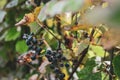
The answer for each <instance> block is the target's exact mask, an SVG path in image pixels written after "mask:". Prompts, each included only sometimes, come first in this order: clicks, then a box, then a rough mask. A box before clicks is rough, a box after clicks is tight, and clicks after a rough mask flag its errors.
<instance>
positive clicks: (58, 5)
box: [38, 0, 84, 21]
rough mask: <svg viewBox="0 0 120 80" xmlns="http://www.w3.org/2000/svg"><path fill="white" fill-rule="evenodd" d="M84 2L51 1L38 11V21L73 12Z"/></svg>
mask: <svg viewBox="0 0 120 80" xmlns="http://www.w3.org/2000/svg"><path fill="white" fill-rule="evenodd" d="M83 3H84V0H60V1H56V0H52V1H50V2H48V3H47V4H46V5H45V6H44V7H43V8H42V10H41V11H40V13H39V15H38V19H39V20H40V21H44V20H45V19H46V18H48V17H49V16H50V17H53V16H54V15H56V14H60V13H64V12H74V11H77V10H79V9H80V8H81V7H82V6H83Z"/></svg>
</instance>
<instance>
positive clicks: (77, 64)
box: [68, 28, 95, 80]
mask: <svg viewBox="0 0 120 80" xmlns="http://www.w3.org/2000/svg"><path fill="white" fill-rule="evenodd" d="M94 32H95V29H94V28H93V29H92V31H91V34H90V42H91V41H92V38H93V34H94ZM89 46H90V45H88V46H87V48H85V49H84V50H83V51H82V52H81V53H80V54H82V55H81V57H80V59H79V60H78V62H77V63H76V66H75V67H74V68H73V71H72V73H71V74H70V76H69V78H68V80H70V79H71V78H72V76H73V74H74V73H75V72H76V70H77V68H78V67H79V65H80V64H81V63H82V61H83V59H84V57H85V56H86V54H87V52H88V49H89Z"/></svg>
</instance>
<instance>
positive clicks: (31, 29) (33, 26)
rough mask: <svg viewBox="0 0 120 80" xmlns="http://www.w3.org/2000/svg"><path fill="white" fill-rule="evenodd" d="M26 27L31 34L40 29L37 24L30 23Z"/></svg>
mask: <svg viewBox="0 0 120 80" xmlns="http://www.w3.org/2000/svg"><path fill="white" fill-rule="evenodd" d="M28 26H29V27H30V31H31V32H33V33H36V32H37V30H39V29H40V26H39V25H38V24H37V22H32V23H30V24H29V25H28Z"/></svg>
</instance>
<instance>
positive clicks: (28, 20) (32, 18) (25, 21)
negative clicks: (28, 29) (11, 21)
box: [15, 13, 35, 26]
mask: <svg viewBox="0 0 120 80" xmlns="http://www.w3.org/2000/svg"><path fill="white" fill-rule="evenodd" d="M34 21H35V16H34V14H33V13H28V14H25V16H24V17H23V19H22V20H21V21H19V22H18V23H16V24H15V26H21V25H26V24H29V23H32V22H34Z"/></svg>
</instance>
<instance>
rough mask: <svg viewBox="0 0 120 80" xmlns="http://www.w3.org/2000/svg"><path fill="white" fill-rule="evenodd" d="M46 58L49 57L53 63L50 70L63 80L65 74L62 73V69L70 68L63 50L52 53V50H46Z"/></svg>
mask: <svg viewBox="0 0 120 80" xmlns="http://www.w3.org/2000/svg"><path fill="white" fill-rule="evenodd" d="M45 56H46V57H47V59H48V61H49V62H51V64H50V68H51V69H53V72H54V73H55V74H56V77H58V78H59V79H60V80H63V78H64V77H65V74H64V73H62V72H61V70H60V67H64V66H65V67H67V68H68V67H69V64H68V63H65V64H64V62H67V59H66V57H64V56H63V54H62V50H57V51H52V50H50V49H48V50H46V54H45Z"/></svg>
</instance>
